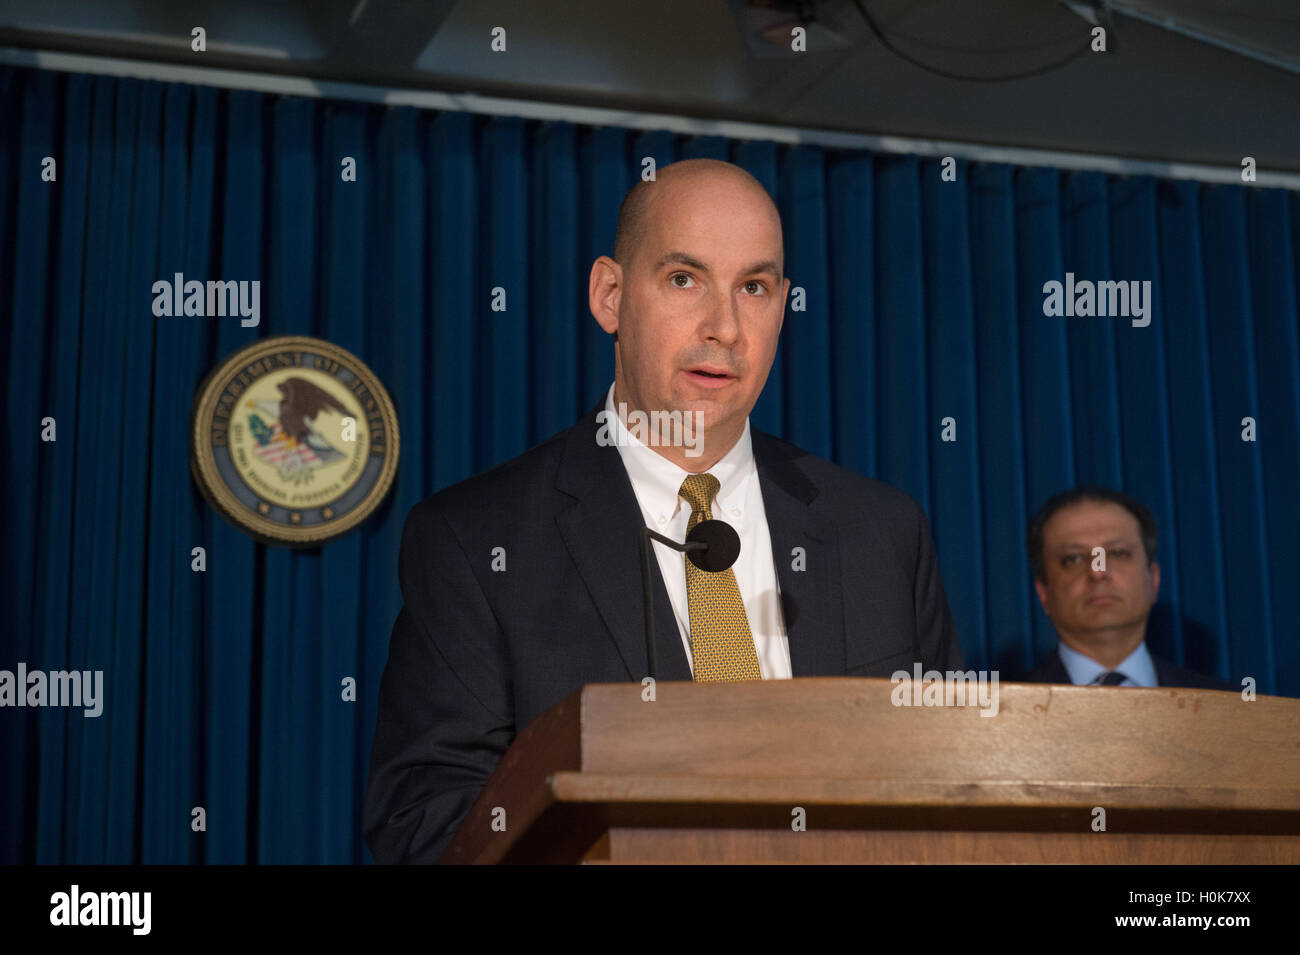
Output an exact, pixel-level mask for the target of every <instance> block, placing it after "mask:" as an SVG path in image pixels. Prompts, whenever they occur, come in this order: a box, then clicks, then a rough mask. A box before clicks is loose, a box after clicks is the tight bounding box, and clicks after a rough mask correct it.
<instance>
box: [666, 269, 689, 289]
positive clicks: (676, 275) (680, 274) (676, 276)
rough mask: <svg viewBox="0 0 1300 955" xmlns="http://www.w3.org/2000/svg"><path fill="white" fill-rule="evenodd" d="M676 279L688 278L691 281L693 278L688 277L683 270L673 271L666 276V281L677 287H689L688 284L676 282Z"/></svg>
mask: <svg viewBox="0 0 1300 955" xmlns="http://www.w3.org/2000/svg"><path fill="white" fill-rule="evenodd" d="M678 279H690V280H691V281H694V279H691V277H690V276H689V275H687V274H686V273H685V272H674V273H673V274H672V275H670V276H669V277H668V281H670V282H672V283H673V284H674V285H676V286H677V287H678V288H689V287H690V286H688V285H680V284H678V282H677V280H678Z"/></svg>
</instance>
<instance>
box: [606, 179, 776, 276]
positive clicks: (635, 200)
mask: <svg viewBox="0 0 1300 955" xmlns="http://www.w3.org/2000/svg"><path fill="white" fill-rule="evenodd" d="M687 183H691V184H698V183H705V184H707V183H719V184H724V183H725V184H731V185H736V186H740V187H741V188H742V189H744V190H745V191H747V192H750V193H752V195H753V197H754V201H755V202H757V203H759V204H760V205H763V206H765V207H766V208H767V209H768V210H770V212H771V216H772V219H773V220H774V221H775V222H776V224H777V235H778V239H779V236H780V221H781V216H780V213H779V212H778V211H777V208H776V204H775V203H774V202H773V201H772V197H771V196H769V195H768V193H767V190H766V189H764V188H763V184H762V183H761V182H759V181H758V180H757V179H755V178H754V177H753V176H751V175H750V174H749V173H748V172H746V171H745V170H744V169H742V168H740V167H739V166H737V165H735V164H734V163H729V162H723V161H722V160H720V159H683V160H681V161H680V162H675V163H672V164H670V165H667V166H664V167H663V168H662V169H660V170H659V171H658V172H657V173H656V177H655V179H654V180H653V181H650V182H646V181H645V180H642V181H640V182H638V183H637V184H636V185H634V186H633V187H632V188H631V189H629V190H628V192H627V195H626V196H624V197H623V204H622V205H621V206H619V210H618V227H617V228H616V229H615V231H614V261H615V262H617V263H618V264H619V265H621V266H622V267H623V268H625V269H626V268H628V267H629V266H630V265H631V264H632V260H633V259H634V258H635V257H636V255H637V253H638V252H639V251H640V250H641V249H642V248H643V247H644V245H645V241H646V238H647V236H648V235H649V231H650V225H651V217H652V216H653V215H655V213H656V210H657V208H658V207H659V206H660V205H661V204H662V203H663V202H664V201H665V200H666V198H667V197H669V196H671V195H672V193H673V191H674V189H675V188H676V187H677V186H680V185H684V184H687Z"/></svg>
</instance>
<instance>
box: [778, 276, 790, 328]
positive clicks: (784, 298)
mask: <svg viewBox="0 0 1300 955" xmlns="http://www.w3.org/2000/svg"><path fill="white" fill-rule="evenodd" d="M782 282H783V285H784V288H783V289H782V291H781V314H780V315H779V316H778V317H777V323H776V334H777V335H778V336H779V335H780V334H781V326H783V325H784V324H785V307H786V305H787V304H788V303H789V301H790V280H789V279H788V278H787V279H783V280H782Z"/></svg>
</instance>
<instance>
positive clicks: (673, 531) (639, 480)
mask: <svg viewBox="0 0 1300 955" xmlns="http://www.w3.org/2000/svg"><path fill="white" fill-rule="evenodd" d="M605 410H606V412H608V415H607V421H608V423H609V426H610V435H611V436H612V437H614V438H615V443H616V445H617V447H618V452H619V455H620V456H621V457H622V459H623V467H624V468H626V469H627V475H628V477H629V478H631V480H632V490H633V491H635V492H636V499H637V503H638V504H640V505H641V516H642V518H644V520H645V523H646V526H647V527H649V528H650V529H651V530H654V531H658V532H659V533H660V534H663V535H664V536H665V537H670V538H672V539H673V540H675V541H682V540H685V539H686V524H687V522H688V521H689V520H690V517H691V506H690V504H688V503H687V502H686V500H685V499H684V498H682V497H680V496H679V494H678V492H679V491H680V490H681V486H682V482H683V481H685V480H686V478H687V476H688V475H689V474H691V473H699V472H689V471H683V470H682V469H681V468H679V467H678V466H677V465H676V464H673V463H672V462H671V461H669V460H668V459H667V458H665V457H664V456H663V455H661V454H660V453H659V452H658V451H656V450H654V448H651V447H647V446H646V445H645V444H644V443H642V442H641V441H640V440H638V439H637V437H636V436H635V435H633V434H632V433H631V432H630V431H628V430H627V427H626V425H625V424H624V423H623V419H622V418H620V417H619V415H618V413H617V412H616V411H615V409H614V386H613V385H610V386H609V393H608V394H606V395H605ZM708 473H709V474H712V475H713V476H714V477H715V478H717V479H718V485H719V486H718V493H717V494H716V495H715V496H714V499H713V505H712V514H713V516H714V517H715V518H717V519H718V520H725V521H726V522H727V523H728V524H730V525H731V526H732V527H734V528H735V529H736V533H737V534H739V535H740V556H739V557H738V558H737V559H736V563H735V564H734V565H732V570H734V571H735V574H736V585H737V587H739V588H740V599H741V600H742V601H743V602H744V604H745V616H746V617H748V618H749V631H750V633H751V634H753V637H754V651H755V653H757V655H758V669H759V672H760V673H762V675H763V679H765V680H778V679H789V678H790V677H791V675H792V673H791V669H790V643H789V640H788V639H787V638H786V633H785V621H784V620H783V619H782V616H781V599H780V588H779V585H778V584H777V580H776V565H775V564H774V563H773V560H772V538H771V535H770V534H769V533H768V529H767V514H766V512H765V511H764V510H763V491H762V487H761V485H760V484H759V480H758V467H757V466H756V465H755V463H754V451H753V447H752V444H751V442H750V437H749V419H748V418H746V419H745V431H744V433H743V434H741V436H740V440H738V441H737V442H736V444H735V445H734V446H733V447H732V449H731V450H730V451H728V452H727V453H726V455H725V456H724V457H723V458H722V460H720V461H719V462H718V463H717V464H715V465H714V466H713V467H711V468H709V471H708ZM651 546H652V547H653V549H654V551H655V556H656V557H658V559H659V572H660V574H662V576H663V579H664V583H665V584H666V585H667V588H668V600H669V602H671V604H672V607H673V614H674V616H676V617H677V629H678V631H679V632H680V633H681V637H682V646H683V647H684V648H685V650H686V660H687V663H689V664H690V667H691V672H692V673H693V672H694V671H695V660H694V657H693V655H692V654H691V638H690V627H691V622H690V621H691V617H690V606H689V604H688V603H687V600H686V555H685V554H683V553H681V552H680V551H675V550H673V549H672V548H671V547H665V546H663V545H662V544H659V543H652V544H651Z"/></svg>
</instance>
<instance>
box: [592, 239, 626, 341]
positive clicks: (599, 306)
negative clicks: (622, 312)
mask: <svg viewBox="0 0 1300 955" xmlns="http://www.w3.org/2000/svg"><path fill="white" fill-rule="evenodd" d="M622 298H623V267H622V266H621V265H619V264H618V263H617V262H615V261H614V260H613V259H611V258H610V257H609V256H608V255H602V256H601V257H600V258H598V259H596V261H595V262H593V263H591V277H590V279H589V280H588V282H587V305H588V307H589V308H590V309H591V314H592V317H593V318H595V319H596V324H598V325H599V326H600V327H601V328H603V329H604V330H605V333H606V334H608V335H616V334H618V309H619V303H620V302H621V301H622Z"/></svg>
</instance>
